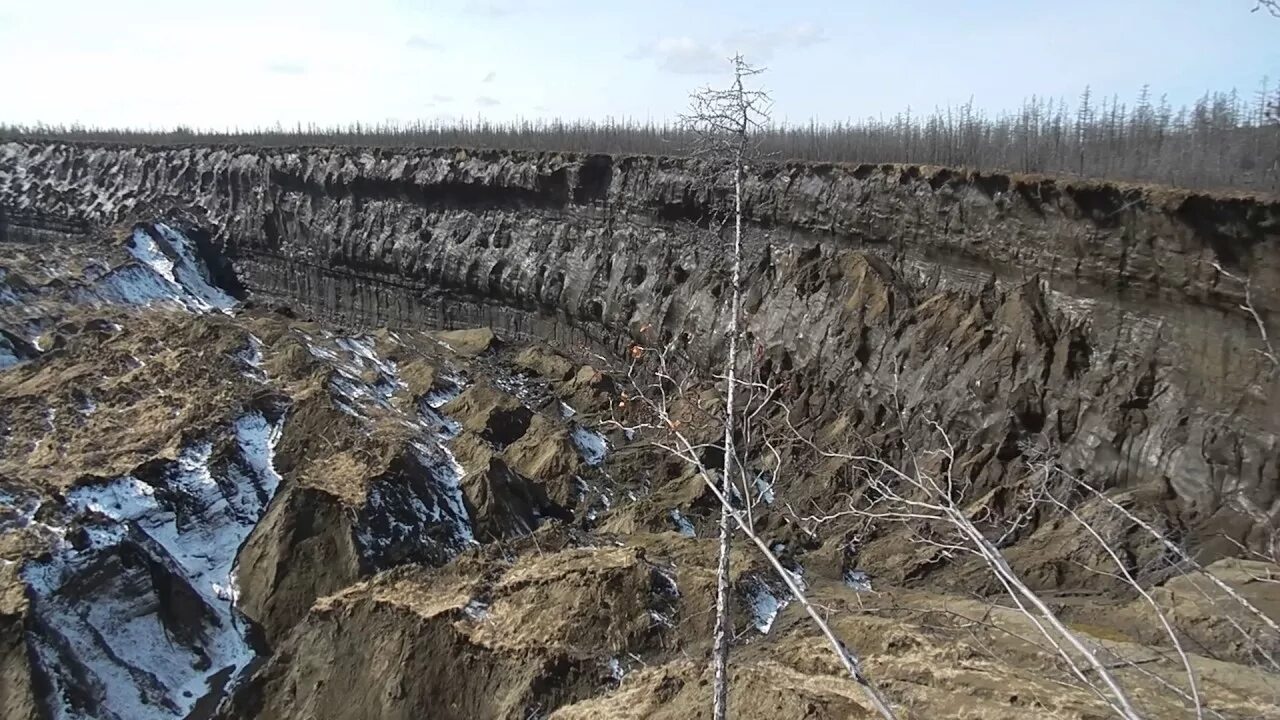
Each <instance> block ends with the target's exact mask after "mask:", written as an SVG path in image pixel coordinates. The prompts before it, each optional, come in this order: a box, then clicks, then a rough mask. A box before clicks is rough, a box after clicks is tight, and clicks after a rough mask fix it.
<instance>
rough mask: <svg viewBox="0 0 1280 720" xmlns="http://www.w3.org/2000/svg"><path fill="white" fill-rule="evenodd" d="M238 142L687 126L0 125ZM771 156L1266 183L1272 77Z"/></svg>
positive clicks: (1056, 105)
mask: <svg viewBox="0 0 1280 720" xmlns="http://www.w3.org/2000/svg"><path fill="white" fill-rule="evenodd" d="M18 138H59V139H68V140H84V141H96V142H122V143H147V144H163V145H181V144H195V143H214V144H234V145H249V146H288V145H293V146H299V145H340V146H350V145H365V146H382V147H430V146H463V147H488V148H499V149H527V150H550V151H582V152H604V153H614V154H653V155H680V154H683V153H685V152H686V151H687V150H688V148H689V147H690V142H691V140H692V138H691V137H689V136H688V133H687V131H685V130H684V129H682V128H681V127H680V126H679V125H678V124H677V123H663V122H657V123H655V122H636V121H633V120H629V119H614V118H610V119H605V120H602V121H594V120H571V121H566V120H560V119H551V120H543V119H539V120H517V121H513V122H491V121H486V120H483V119H477V120H451V121H447V122H445V121H422V122H412V123H380V124H363V123H355V124H352V125H349V126H343V127H322V126H318V125H298V126H295V127H292V128H289V127H283V126H280V125H276V126H275V127H271V128H259V129H252V130H241V129H228V130H221V131H219V130H193V129H190V128H181V127H180V128H175V129H172V130H159V131H157V130H133V129H127V128H125V129H114V128H97V127H87V126H83V125H34V126H22V125H0V139H18ZM760 145H761V148H762V151H763V152H764V153H765V154H766V155H768V156H772V157H775V158H778V159H797V160H814V161H829V162H848V163H915V164H925V165H941V166H950V167H965V168H971V169H976V170H986V171H992V170H999V171H1007V172H1020V173H1045V174H1055V175H1071V176H1078V177H1090V178H1109V179H1117V180H1132V181H1145V182H1155V183H1162V184H1169V185H1176V186H1182V187H1193V188H1213V187H1220V188H1224V187H1225V188H1231V187H1234V188H1244V189H1253V190H1273V191H1274V190H1280V84H1277V85H1275V86H1273V85H1272V84H1271V83H1270V82H1269V81H1268V80H1266V79H1264V80H1263V82H1262V84H1261V87H1259V89H1258V90H1256V91H1255V92H1253V93H1249V94H1242V93H1239V92H1237V91H1235V90H1232V91H1229V92H1211V93H1205V95H1204V96H1202V97H1201V98H1199V99H1198V100H1196V101H1195V102H1194V103H1192V104H1191V105H1189V106H1182V107H1173V106H1172V105H1170V103H1169V102H1168V101H1167V99H1166V98H1165V97H1163V96H1160V97H1156V96H1154V95H1153V94H1152V93H1151V92H1150V90H1149V88H1146V87H1144V88H1143V89H1142V90H1141V92H1140V93H1139V94H1138V96H1137V98H1136V99H1135V100H1132V101H1130V102H1125V101H1122V100H1120V99H1119V98H1118V97H1115V96H1111V97H1098V96H1097V95H1095V94H1094V93H1093V92H1092V91H1091V90H1090V89H1089V88H1085V90H1084V92H1083V93H1081V95H1080V96H1079V97H1078V98H1075V99H1073V100H1072V101H1067V100H1064V99H1054V98H1041V97H1032V98H1030V99H1028V100H1026V101H1025V102H1023V104H1022V106H1021V107H1020V108H1018V109H1017V110H1016V111H1013V112H1003V113H999V114H996V115H994V116H992V115H988V114H986V113H984V112H983V111H981V110H979V109H977V108H975V107H974V105H973V102H972V101H970V102H968V103H966V104H964V105H961V106H959V107H946V108H939V109H935V110H934V111H933V112H930V113H924V114H920V113H916V112H914V111H912V110H907V111H905V112H902V113H899V114H897V115H895V116H893V117H891V118H870V119H864V120H850V121H847V122H835V123H817V122H810V123H807V124H794V123H792V124H776V125H773V126H772V127H770V128H768V129H767V130H765V131H764V132H763V133H762V135H761V138H760Z"/></svg>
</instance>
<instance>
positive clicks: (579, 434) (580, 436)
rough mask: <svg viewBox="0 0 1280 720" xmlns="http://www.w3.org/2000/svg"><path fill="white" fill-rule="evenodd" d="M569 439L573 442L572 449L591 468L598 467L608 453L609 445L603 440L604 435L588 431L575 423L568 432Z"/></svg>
mask: <svg viewBox="0 0 1280 720" xmlns="http://www.w3.org/2000/svg"><path fill="white" fill-rule="evenodd" d="M569 437H570V439H572V440H573V445H574V447H576V448H577V449H578V454H579V455H581V456H582V459H583V460H584V461H585V462H586V463H587V464H588V465H590V466H591V467H598V466H599V465H600V464H601V463H603V462H604V458H605V456H606V455H608V453H609V443H608V441H606V440H605V439H604V435H601V434H600V433H598V432H596V431H594V430H588V429H587V428H585V427H583V426H581V425H578V424H577V423H575V424H574V426H573V429H572V430H571V431H570V432H569Z"/></svg>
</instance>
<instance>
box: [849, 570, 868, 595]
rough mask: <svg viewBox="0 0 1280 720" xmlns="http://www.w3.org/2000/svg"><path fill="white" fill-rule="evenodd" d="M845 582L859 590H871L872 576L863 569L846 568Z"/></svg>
mask: <svg viewBox="0 0 1280 720" xmlns="http://www.w3.org/2000/svg"><path fill="white" fill-rule="evenodd" d="M844 584H845V585H847V586H848V587H850V588H852V589H854V590H856V591H858V592H871V576H870V575H868V574H867V573H866V572H865V571H863V570H845V571H844Z"/></svg>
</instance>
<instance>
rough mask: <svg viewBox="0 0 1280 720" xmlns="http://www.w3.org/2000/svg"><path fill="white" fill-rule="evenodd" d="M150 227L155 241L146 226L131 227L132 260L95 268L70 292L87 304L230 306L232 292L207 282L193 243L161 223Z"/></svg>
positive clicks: (228, 309) (223, 308) (189, 307)
mask: <svg viewBox="0 0 1280 720" xmlns="http://www.w3.org/2000/svg"><path fill="white" fill-rule="evenodd" d="M153 227H154V229H155V230H156V232H157V234H158V235H159V236H160V239H161V242H160V243H158V242H156V239H155V238H153V237H152V236H151V233H149V232H147V230H146V229H145V228H143V227H138V228H135V229H134V231H133V234H132V235H131V236H130V237H129V243H128V251H129V254H130V255H132V256H133V258H134V260H135V262H133V263H129V264H126V265H121V266H119V267H116V268H112V269H110V270H107V271H105V272H97V271H95V272H94V273H92V276H90V277H89V278H88V279H89V280H90V282H89V284H88V285H87V286H86V287H84V288H82V289H81V290H79V291H78V292H76V293H75V294H74V298H75V299H76V300H77V301H78V302H83V303H86V304H99V303H114V304H123V305H143V306H147V305H153V304H156V303H166V302H167V303H174V304H177V305H179V306H181V307H183V308H185V309H187V310H190V311H191V312H210V311H214V310H220V311H222V312H227V313H229V312H231V308H233V307H235V305H236V300H235V298H233V297H231V296H230V295H228V294H227V293H226V292H224V291H223V290H222V289H221V288H218V287H216V286H214V285H213V284H212V283H211V282H210V280H209V275H208V269H207V268H206V267H205V264H204V262H203V261H202V260H201V259H200V258H199V256H198V255H197V253H196V252H195V249H194V247H195V244H194V243H193V242H192V241H191V240H190V239H189V238H188V237H187V236H186V235H183V234H182V233H181V232H179V231H177V230H175V229H173V228H171V227H169V226H167V225H165V224H163V223H156V224H155V225H154V226H153Z"/></svg>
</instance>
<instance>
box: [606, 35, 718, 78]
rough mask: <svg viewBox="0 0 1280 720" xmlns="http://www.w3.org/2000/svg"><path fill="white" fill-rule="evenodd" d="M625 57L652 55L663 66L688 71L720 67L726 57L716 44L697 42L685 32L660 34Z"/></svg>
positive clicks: (679, 71) (672, 69)
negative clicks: (676, 35)
mask: <svg viewBox="0 0 1280 720" xmlns="http://www.w3.org/2000/svg"><path fill="white" fill-rule="evenodd" d="M628 57H630V58H633V59H640V58H646V59H647V58H652V59H653V60H654V61H655V62H656V63H657V64H658V67H659V68H661V69H662V70H665V71H667V72H673V73H683V74H691V75H696V74H702V73H711V72H715V71H717V70H721V69H723V68H724V67H726V65H727V59H728V55H727V54H726V53H724V52H723V51H722V50H721V48H720V47H718V46H717V45H714V44H710V43H700V42H698V41H697V40H694V39H693V38H691V37H687V36H682V37H664V38H660V39H658V40H655V41H654V42H651V43H646V44H645V45H641V46H640V47H638V48H636V49H635V50H634V51H633V52H632V53H631V54H630V55H628Z"/></svg>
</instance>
